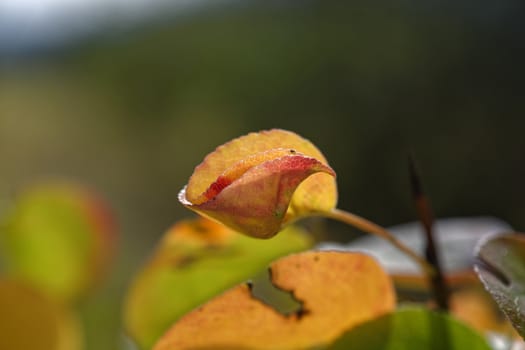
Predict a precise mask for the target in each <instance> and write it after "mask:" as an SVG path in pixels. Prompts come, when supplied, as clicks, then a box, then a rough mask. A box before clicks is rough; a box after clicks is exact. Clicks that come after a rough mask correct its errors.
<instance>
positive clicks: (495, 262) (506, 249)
mask: <svg viewBox="0 0 525 350" xmlns="http://www.w3.org/2000/svg"><path fill="white" fill-rule="evenodd" d="M475 270H476V273H477V274H478V276H479V278H480V280H481V281H482V282H483V285H484V286H485V288H486V289H487V290H488V291H489V293H490V294H491V295H492V297H493V298H494V299H495V300H496V303H497V304H498V306H499V308H500V309H501V311H503V313H504V314H505V315H506V316H507V317H508V318H509V319H510V321H511V322H512V325H513V326H514V328H516V330H517V331H518V332H519V333H520V335H521V336H522V337H523V338H525V237H524V236H523V234H506V235H501V236H495V237H492V238H490V239H488V240H486V241H485V242H483V243H482V244H481V246H480V247H479V249H478V251H477V261H476V263H475Z"/></svg>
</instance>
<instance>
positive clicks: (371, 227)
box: [318, 209, 435, 276]
mask: <svg viewBox="0 0 525 350" xmlns="http://www.w3.org/2000/svg"><path fill="white" fill-rule="evenodd" d="M318 214H319V215H322V216H324V217H327V218H330V219H334V220H337V221H341V222H344V223H345V224H348V225H350V226H353V227H355V228H358V229H360V230H362V231H364V232H366V233H371V234H374V235H376V236H379V237H381V238H383V239H386V240H387V241H388V242H390V243H392V245H394V246H395V247H396V248H398V249H399V250H400V251H402V252H403V253H404V254H406V255H407V256H408V257H409V258H411V259H412V260H414V262H416V263H417V264H418V265H419V267H420V268H421V270H422V271H423V272H425V273H426V274H427V275H428V276H433V275H434V274H435V271H434V267H433V266H432V265H430V264H429V263H428V262H427V261H426V260H425V259H424V258H422V257H421V256H419V255H418V254H417V253H416V252H414V251H413V250H412V249H410V248H409V247H407V246H406V245H404V244H403V243H402V242H401V241H399V240H398V239H397V238H396V237H395V236H394V235H393V234H392V233H390V232H388V231H387V230H386V229H384V228H383V227H381V226H379V225H377V224H374V223H373V222H371V221H370V220H367V219H365V218H363V217H361V216H358V215H355V214H352V213H349V212H347V211H344V210H341V209H333V210H331V211H328V212H320V213H318Z"/></svg>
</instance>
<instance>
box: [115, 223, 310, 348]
mask: <svg viewBox="0 0 525 350" xmlns="http://www.w3.org/2000/svg"><path fill="white" fill-rule="evenodd" d="M310 246H311V241H310V238H309V236H308V235H307V234H306V233H305V232H303V231H302V230H300V229H298V228H295V227H294V226H288V227H287V228H286V229H285V230H283V231H282V232H281V234H279V235H278V236H277V237H275V238H274V239H271V240H265V241H260V240H256V239H253V238H251V237H247V236H244V235H239V234H237V233H236V232H235V231H233V230H231V229H229V228H227V227H226V226H224V225H221V224H219V223H216V222H214V221H211V220H208V219H205V218H199V219H197V220H186V221H181V222H179V223H177V224H175V225H174V226H173V227H172V228H171V229H170V230H169V231H168V232H167V233H166V235H165V236H164V238H163V240H162V242H161V244H160V245H159V247H158V249H157V251H156V252H155V254H154V256H153V257H152V259H151V260H150V261H149V262H148V263H147V265H146V266H145V267H144V269H143V270H142V271H140V272H139V274H138V275H137V277H136V278H135V280H134V281H133V283H132V285H131V287H130V289H129V292H128V295H127V297H126V303H125V306H124V323H125V327H126V330H127V332H128V333H129V334H130V335H131V336H132V337H133V338H134V340H135V341H136V342H137V343H138V344H139V346H141V348H143V349H151V347H152V346H153V344H154V343H155V341H157V340H158V339H159V338H160V336H161V335H162V334H163V333H164V332H165V331H166V330H167V329H168V328H169V327H170V326H171V325H172V324H173V323H175V322H176V321H177V320H178V319H179V318H180V317H182V316H183V315H184V314H186V313H187V312H189V311H190V310H192V309H193V308H195V307H197V306H199V305H201V304H202V303H204V302H206V301H207V300H209V299H210V298H212V297H214V296H215V295H217V294H219V293H221V292H223V291H225V290H226V289H228V288H231V287H232V286H234V285H236V284H237V283H241V282H243V281H246V280H247V279H249V278H251V277H252V276H254V275H256V274H257V273H259V272H260V271H261V270H262V269H264V268H265V267H266V266H267V265H268V264H269V263H270V262H271V261H272V260H274V259H276V258H278V257H281V256H283V255H286V254H289V253H293V252H298V251H301V250H305V249H308V248H309V247H310Z"/></svg>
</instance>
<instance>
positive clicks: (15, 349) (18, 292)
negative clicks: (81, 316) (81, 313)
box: [0, 280, 82, 350]
mask: <svg viewBox="0 0 525 350" xmlns="http://www.w3.org/2000/svg"><path fill="white" fill-rule="evenodd" d="M0 310H1V312H0V349H6V350H28V349H38V350H80V349H81V348H82V346H81V344H82V342H81V332H80V329H79V325H78V323H77V321H76V320H75V319H74V318H73V316H72V315H71V314H70V313H69V312H68V311H67V310H65V309H63V308H62V307H60V306H59V305H58V304H57V303H55V302H54V301H52V300H51V299H50V298H48V297H46V296H44V295H43V293H41V292H39V291H37V290H35V289H33V288H30V287H29V286H27V285H25V284H23V283H20V282H17V281H14V280H0Z"/></svg>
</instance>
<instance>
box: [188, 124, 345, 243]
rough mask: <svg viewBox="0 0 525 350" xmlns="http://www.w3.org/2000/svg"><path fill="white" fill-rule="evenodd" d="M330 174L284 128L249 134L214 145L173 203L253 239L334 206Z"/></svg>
mask: <svg viewBox="0 0 525 350" xmlns="http://www.w3.org/2000/svg"><path fill="white" fill-rule="evenodd" d="M334 177H335V172H334V171H333V170H332V168H330V166H328V162H327V161H326V159H325V157H324V156H323V154H322V153H321V152H320V151H319V150H318V149H317V147H315V146H314V145H313V144H312V143H311V142H310V141H308V140H306V139H304V138H302V137H301V136H299V135H297V134H295V133H293V132H290V131H286V130H280V129H273V130H268V131H261V132H258V133H250V134H248V135H245V136H242V137H239V138H236V139H234V140H232V141H230V142H227V143H225V144H223V145H222V146H219V147H217V149H216V150H215V151H213V152H212V153H210V154H208V155H207V156H206V158H205V159H204V161H203V162H202V163H201V164H199V165H198V166H197V167H196V168H195V171H194V172H193V174H192V175H191V177H190V180H189V182H188V185H187V186H186V187H185V188H184V189H183V190H182V191H181V192H180V195H179V200H180V202H181V203H182V204H184V205H185V206H186V207H188V208H189V209H191V210H194V211H196V212H198V213H200V214H203V215H207V216H209V217H211V218H214V219H216V220H218V221H220V222H222V223H223V224H225V225H228V226H229V227H232V228H233V229H235V230H237V231H239V232H242V233H244V234H247V235H249V236H252V237H257V238H269V237H272V236H274V235H275V234H277V233H278V232H279V231H280V230H281V229H282V227H283V225H284V224H286V223H289V222H290V221H293V220H295V219H298V218H300V217H302V216H306V215H308V214H309V213H312V212H319V211H321V212H322V211H329V210H332V209H333V208H335V205H336V202H337V188H336V184H335V179H334Z"/></svg>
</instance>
